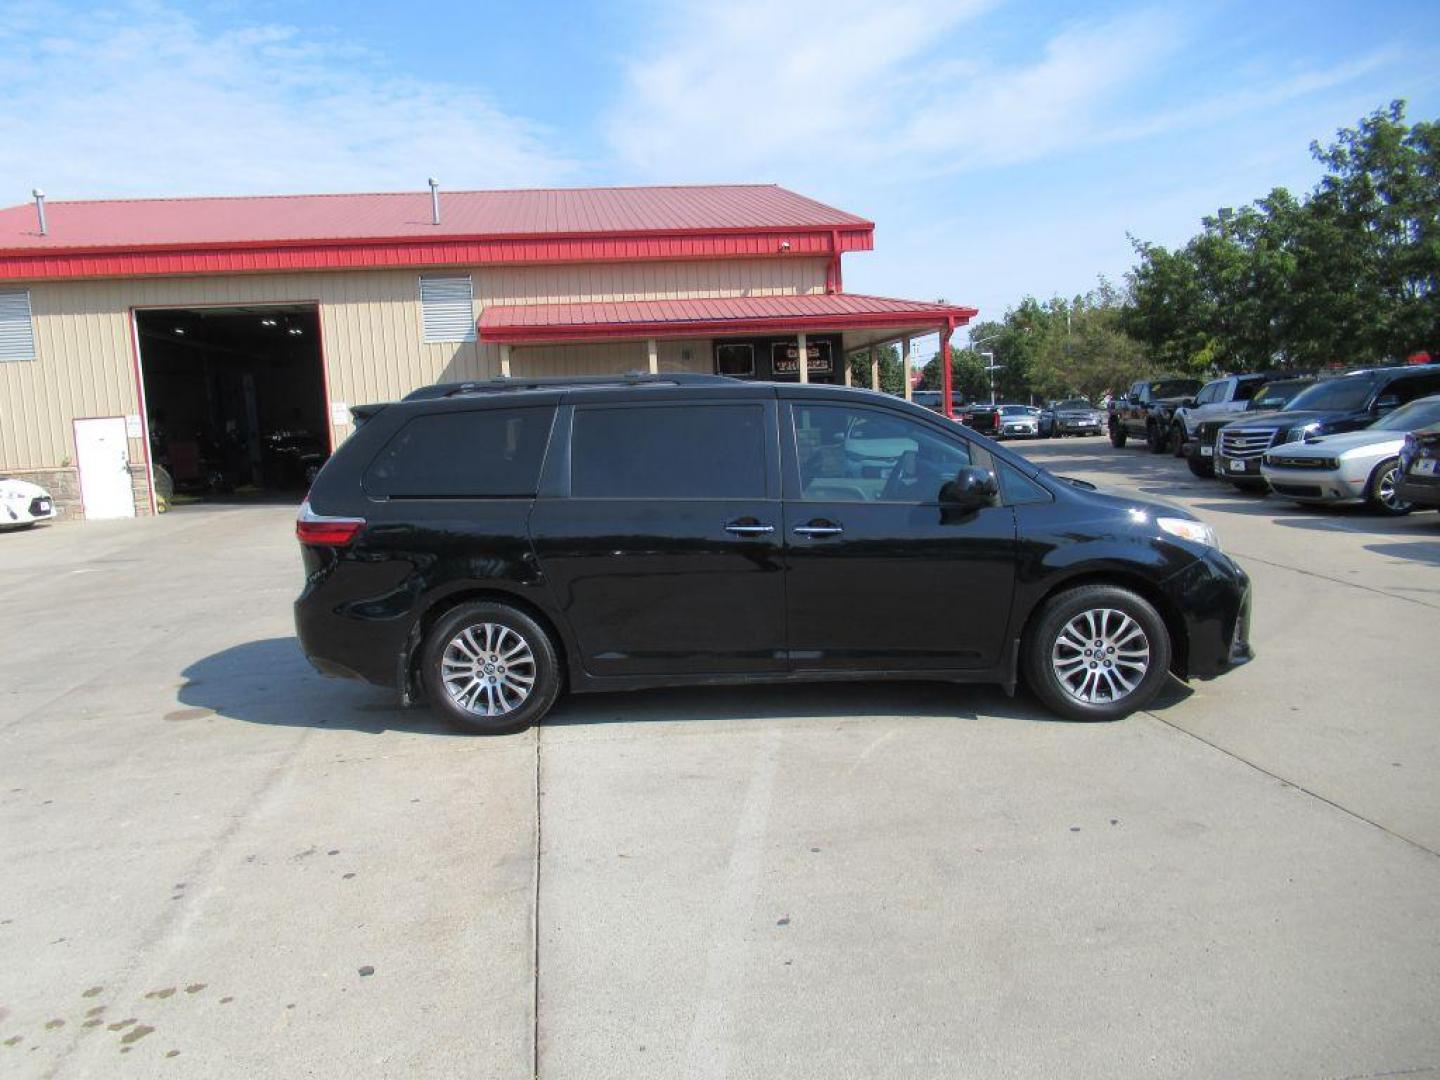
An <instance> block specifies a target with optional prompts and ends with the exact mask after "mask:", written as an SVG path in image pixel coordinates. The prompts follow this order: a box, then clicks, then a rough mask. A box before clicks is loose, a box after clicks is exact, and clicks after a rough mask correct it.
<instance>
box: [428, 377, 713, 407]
mask: <svg viewBox="0 0 1440 1080" xmlns="http://www.w3.org/2000/svg"><path fill="white" fill-rule="evenodd" d="M739 381H740V380H738V379H732V378H730V377H728V376H726V375H699V374H694V373H691V372H683V371H677V372H669V373H664V374H658V375H655V374H651V373H650V372H648V371H629V372H626V373H625V374H623V375H557V376H546V377H542V378H535V379H516V378H499V379H476V380H473V381H467V382H454V383H436V384H435V385H434V386H422V387H419V388H418V389H415V390H411V391H410V393H408V394H406V395H405V397H404V398H403V399H402V400H403V401H420V400H422V399H429V398H447V397H455V396H457V395H459V394H494V393H506V392H513V391H516V390H565V389H569V388H571V387H575V388H584V387H592V386H727V385H729V384H731V383H735V382H739Z"/></svg>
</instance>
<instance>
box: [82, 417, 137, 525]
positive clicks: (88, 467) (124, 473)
mask: <svg viewBox="0 0 1440 1080" xmlns="http://www.w3.org/2000/svg"><path fill="white" fill-rule="evenodd" d="M75 461H76V464H77V465H78V466H79V468H80V499H81V501H82V502H83V503H84V506H85V517H86V519H87V520H90V521H95V520H98V519H102V518H129V517H134V516H135V491H134V488H133V487H132V486H131V483H130V443H129V441H128V440H127V438H126V434H125V418H124V417H123V416H102V417H98V418H96V419H93V420H76V421H75Z"/></svg>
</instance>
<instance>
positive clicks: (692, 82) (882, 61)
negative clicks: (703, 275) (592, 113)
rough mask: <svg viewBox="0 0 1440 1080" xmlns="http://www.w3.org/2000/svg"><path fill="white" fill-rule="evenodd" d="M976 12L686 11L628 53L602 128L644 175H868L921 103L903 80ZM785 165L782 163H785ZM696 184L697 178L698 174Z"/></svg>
mask: <svg viewBox="0 0 1440 1080" xmlns="http://www.w3.org/2000/svg"><path fill="white" fill-rule="evenodd" d="M989 6H990V4H989V0H960V2H952V3H945V2H943V0H891V2H888V3H875V2H874V0H790V2H786V3H776V2H774V0H737V2H731V3H711V2H710V0H690V2H688V3H678V4H675V5H674V6H672V7H670V8H669V9H668V10H667V12H666V14H665V15H664V16H663V17H662V18H661V22H660V23H659V29H658V32H657V35H656V39H655V40H652V41H641V42H638V43H636V45H635V51H634V54H633V55H634V56H635V59H634V60H632V61H631V62H630V64H629V66H628V69H627V71H626V78H625V86H624V88H623V90H622V99H621V101H620V103H619V104H618V105H617V107H616V108H615V110H614V111H613V112H612V113H611V115H610V116H609V118H608V121H607V123H606V131H607V135H608V137H609V141H610V143H611V145H612V146H613V148H614V149H615V152H616V154H617V155H618V157H619V158H620V160H621V161H622V162H623V163H625V164H626V165H628V167H629V168H631V169H632V170H634V171H636V172H638V173H639V174H641V175H643V176H646V177H659V176H666V175H670V176H674V175H676V174H677V173H684V174H686V175H691V176H695V178H697V179H700V178H709V179H721V178H730V179H734V178H741V177H757V178H763V177H766V176H770V175H772V174H774V173H775V172H776V170H777V169H780V170H782V171H784V172H785V173H787V174H789V173H792V172H794V171H796V169H797V168H799V167H800V165H801V163H802V162H804V161H805V159H806V158H807V157H808V158H810V159H811V160H810V162H809V165H808V167H807V168H806V169H805V170H804V171H807V172H808V171H817V172H818V171H821V170H822V169H824V168H835V167H837V162H836V158H837V155H839V156H841V157H843V158H845V159H848V162H847V164H846V165H845V166H843V167H850V168H867V167H877V166H878V163H876V162H866V161H865V160H864V156H865V155H866V154H867V153H868V152H869V151H870V150H871V149H872V148H875V147H876V146H877V145H879V144H880V143H882V142H884V141H886V132H887V130H888V129H889V127H890V125H892V124H894V123H895V121H896V114H897V111H898V110H900V109H901V108H903V106H904V105H905V104H906V103H908V102H912V101H913V100H914V99H915V97H916V95H917V94H920V93H923V90H924V83H925V81H926V79H925V75H926V73H924V72H921V71H919V70H913V71H912V70H910V69H909V65H910V64H911V63H912V62H913V61H914V60H915V58H916V57H918V56H920V55H922V54H923V53H926V52H928V51H930V50H933V49H934V48H935V47H936V46H937V45H939V44H940V42H941V38H942V37H943V35H945V34H946V33H948V32H949V31H951V30H953V29H955V28H956V27H957V26H959V25H960V24H961V23H963V22H965V21H966V20H968V19H970V18H973V17H974V16H975V15H977V14H979V13H980V12H981V11H983V10H985V9H986V8H987V7H989ZM792 163H793V164H792ZM696 174H699V175H698V176H697V175H696Z"/></svg>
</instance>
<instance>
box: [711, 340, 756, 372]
mask: <svg viewBox="0 0 1440 1080" xmlns="http://www.w3.org/2000/svg"><path fill="white" fill-rule="evenodd" d="M715 372H716V374H719V375H734V376H737V377H745V376H750V375H754V374H755V346H754V345H749V344H737V343H729V344H722V345H716V346H715Z"/></svg>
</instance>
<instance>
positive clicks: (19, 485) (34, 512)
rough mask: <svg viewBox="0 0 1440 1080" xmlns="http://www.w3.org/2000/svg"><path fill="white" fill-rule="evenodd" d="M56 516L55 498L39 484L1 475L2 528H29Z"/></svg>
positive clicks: (0, 524)
mask: <svg viewBox="0 0 1440 1080" xmlns="http://www.w3.org/2000/svg"><path fill="white" fill-rule="evenodd" d="M54 516H55V500H54V499H52V498H51V497H50V493H49V492H48V491H46V490H45V489H44V488H42V487H41V486H40V485H39V484H32V483H30V482H29V481H28V480H14V479H11V478H10V477H8V476H0V530H3V529H28V528H29V527H30V526H31V525H34V524H35V523H36V522H37V521H49V520H50V519H51V518H53V517H54Z"/></svg>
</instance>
